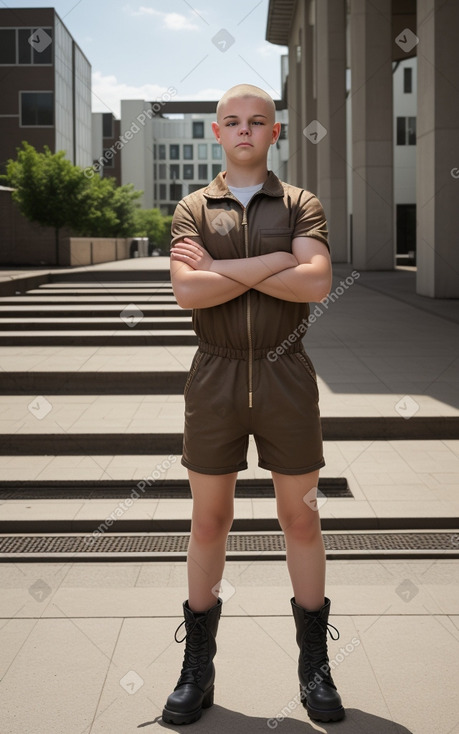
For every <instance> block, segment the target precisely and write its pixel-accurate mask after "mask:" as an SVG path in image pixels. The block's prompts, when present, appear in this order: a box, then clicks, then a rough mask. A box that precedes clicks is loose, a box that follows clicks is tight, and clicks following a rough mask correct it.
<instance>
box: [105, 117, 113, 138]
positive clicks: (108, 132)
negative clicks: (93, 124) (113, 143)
mask: <svg viewBox="0 0 459 734" xmlns="http://www.w3.org/2000/svg"><path fill="white" fill-rule="evenodd" d="M102 136H103V137H104V138H113V115H112V113H111V112H104V113H103V114H102Z"/></svg>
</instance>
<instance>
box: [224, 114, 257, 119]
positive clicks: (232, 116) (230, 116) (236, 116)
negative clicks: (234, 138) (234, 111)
mask: <svg viewBox="0 0 459 734" xmlns="http://www.w3.org/2000/svg"><path fill="white" fill-rule="evenodd" d="M238 117H239V115H225V117H224V118H223V119H224V120H228V119H229V118H235V119H237V118H238ZM250 117H264V118H265V119H268V118H267V115H261V114H256V115H250Z"/></svg>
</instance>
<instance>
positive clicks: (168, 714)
mask: <svg viewBox="0 0 459 734" xmlns="http://www.w3.org/2000/svg"><path fill="white" fill-rule="evenodd" d="M213 702H214V687H213V686H212V688H211V689H210V690H209V691H207V692H206V693H205V694H204V698H203V699H202V704H201V706H199V708H197V709H195V710H194V711H187V712H186V713H181V712H179V711H170V710H169V709H167V708H166V707H164V709H163V713H162V719H163V721H164V723H166V724H176V725H177V726H180V725H183V724H194V722H195V721H199V719H200V718H201V714H202V709H208V708H210V707H211V706H212V704H213Z"/></svg>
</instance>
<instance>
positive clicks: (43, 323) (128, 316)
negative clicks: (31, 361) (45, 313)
mask: <svg viewBox="0 0 459 734" xmlns="http://www.w3.org/2000/svg"><path fill="white" fill-rule="evenodd" d="M187 326H189V327H190V328H191V319H190V317H189V316H183V315H182V314H181V313H180V312H178V313H176V314H174V315H173V316H146V315H145V314H144V312H143V311H142V309H140V308H138V306H137V305H136V304H132V305H128V306H124V307H123V308H121V309H120V311H119V313H118V315H117V316H99V317H98V318H93V317H84V316H80V317H68V316H63V315H60V316H59V317H57V318H55V317H54V316H53V317H38V316H37V317H34V316H30V317H28V318H23V317H18V318H2V317H1V316H0V333H4V332H9V331H11V332H15V333H21V332H23V331H29V332H30V331H44V330H46V331H65V330H74V331H85V330H88V329H90V330H97V331H99V330H100V331H104V330H105V331H107V330H109V329H114V330H118V329H122V330H125V329H127V328H128V329H136V330H137V331H139V330H140V329H148V330H150V331H151V330H158V329H169V330H173V329H182V330H183V329H185V328H186V327H187Z"/></svg>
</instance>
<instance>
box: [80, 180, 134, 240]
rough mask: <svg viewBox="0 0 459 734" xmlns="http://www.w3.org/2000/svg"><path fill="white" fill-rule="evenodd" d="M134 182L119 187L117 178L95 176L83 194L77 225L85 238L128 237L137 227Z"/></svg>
mask: <svg viewBox="0 0 459 734" xmlns="http://www.w3.org/2000/svg"><path fill="white" fill-rule="evenodd" d="M140 196H141V192H139V191H135V190H134V187H133V185H132V184H127V185H125V186H117V185H116V181H115V179H114V178H100V177H99V176H97V175H96V176H93V178H91V179H90V184H89V186H88V188H87V190H86V191H85V192H84V195H83V202H84V207H83V212H82V214H81V216H80V219H79V222H77V223H75V225H74V227H75V230H76V231H77V232H78V234H81V235H82V236H84V237H128V236H129V235H132V234H133V233H134V231H135V227H136V221H135V217H136V211H137V199H138V198H139V197H140Z"/></svg>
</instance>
